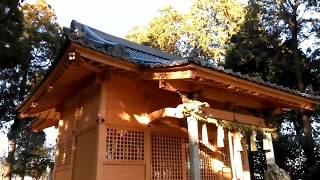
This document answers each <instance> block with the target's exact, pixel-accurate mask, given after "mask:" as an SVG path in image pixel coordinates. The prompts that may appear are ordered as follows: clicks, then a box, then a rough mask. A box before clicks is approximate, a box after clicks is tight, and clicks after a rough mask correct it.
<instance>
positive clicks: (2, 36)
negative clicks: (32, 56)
mask: <svg viewBox="0 0 320 180" xmlns="http://www.w3.org/2000/svg"><path fill="white" fill-rule="evenodd" d="M18 5H19V0H4V1H1V2H0V57H1V60H0V68H1V69H2V68H10V67H14V66H15V65H16V64H19V63H21V59H20V58H19V57H17V54H16V52H17V51H18V49H19V48H20V46H19V45H20V44H19V39H20V37H21V36H22V32H23V15H22V12H21V11H20V10H19V7H18Z"/></svg>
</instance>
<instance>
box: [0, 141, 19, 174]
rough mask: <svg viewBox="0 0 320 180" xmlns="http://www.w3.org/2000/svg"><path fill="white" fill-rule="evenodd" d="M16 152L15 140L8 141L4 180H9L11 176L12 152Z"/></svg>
mask: <svg viewBox="0 0 320 180" xmlns="http://www.w3.org/2000/svg"><path fill="white" fill-rule="evenodd" d="M15 150H16V140H15V139H11V140H9V148H8V157H7V158H6V164H5V166H6V171H5V173H4V176H3V177H4V180H11V176H12V164H13V161H14V152H15Z"/></svg>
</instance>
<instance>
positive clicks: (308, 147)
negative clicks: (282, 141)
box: [293, 112, 315, 170]
mask: <svg viewBox="0 0 320 180" xmlns="http://www.w3.org/2000/svg"><path fill="white" fill-rule="evenodd" d="M300 113H301V114H302V115H301V116H299V115H298V116H297V119H295V120H293V124H294V128H295V131H296V133H297V138H298V142H299V143H300V144H301V146H302V149H303V151H304V155H305V157H306V164H305V165H306V167H305V168H306V170H307V169H309V168H310V167H313V166H314V165H315V157H314V147H315V146H314V140H313V138H312V127H311V120H310V116H309V115H308V114H303V112H300ZM299 118H301V119H299ZM299 120H301V121H300V123H299V122H297V121H299ZM302 133H303V134H302Z"/></svg>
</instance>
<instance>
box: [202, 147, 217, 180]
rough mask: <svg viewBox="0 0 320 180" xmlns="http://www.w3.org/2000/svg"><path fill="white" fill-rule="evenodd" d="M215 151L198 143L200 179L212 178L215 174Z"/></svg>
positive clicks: (214, 177)
mask: <svg viewBox="0 0 320 180" xmlns="http://www.w3.org/2000/svg"><path fill="white" fill-rule="evenodd" d="M215 154H216V153H215V152H214V151H212V150H211V149H209V148H207V147H206V146H203V145H200V170H201V179H202V180H214V179H216V176H217V174H216V173H215V172H214V169H213V168H214V166H213V164H214V158H215Z"/></svg>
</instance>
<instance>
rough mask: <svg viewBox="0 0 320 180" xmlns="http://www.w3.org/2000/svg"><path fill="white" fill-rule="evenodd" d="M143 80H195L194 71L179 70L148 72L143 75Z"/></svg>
mask: <svg viewBox="0 0 320 180" xmlns="http://www.w3.org/2000/svg"><path fill="white" fill-rule="evenodd" d="M142 78H144V79H147V80H160V79H165V80H179V79H180V80H181V79H193V78H194V74H193V70H177V71H170V72H168V71H156V72H154V71H146V72H144V73H143V75H142Z"/></svg>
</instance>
